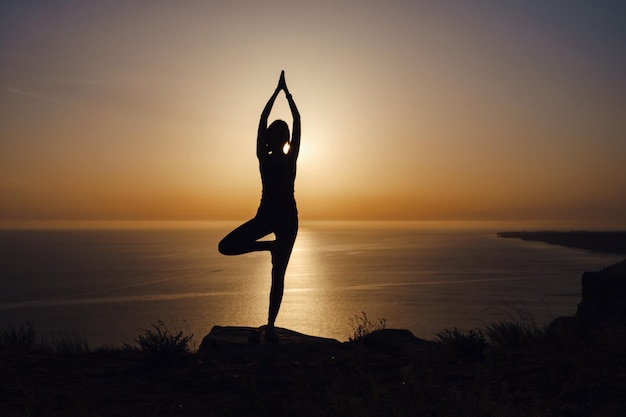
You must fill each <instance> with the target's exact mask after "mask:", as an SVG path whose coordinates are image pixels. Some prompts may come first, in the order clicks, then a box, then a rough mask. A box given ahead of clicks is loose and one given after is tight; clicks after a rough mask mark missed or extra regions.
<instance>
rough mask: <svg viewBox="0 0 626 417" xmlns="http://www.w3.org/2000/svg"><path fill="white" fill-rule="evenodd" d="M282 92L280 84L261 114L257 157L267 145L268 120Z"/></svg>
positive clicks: (257, 139)
mask: <svg viewBox="0 0 626 417" xmlns="http://www.w3.org/2000/svg"><path fill="white" fill-rule="evenodd" d="M283 73H284V71H283ZM283 73H281V79H282V77H283ZM280 90H281V85H280V82H279V83H278V86H276V90H274V93H273V94H272V96H271V97H270V99H269V100H268V101H267V104H266V105H265V108H264V109H263V112H262V113H261V120H259V130H258V132H257V136H256V156H257V157H260V156H261V154H262V153H263V150H264V148H265V145H266V143H265V132H266V131H267V119H268V117H269V116H270V113H271V111H272V107H273V106H274V101H276V96H278V93H279V92H280Z"/></svg>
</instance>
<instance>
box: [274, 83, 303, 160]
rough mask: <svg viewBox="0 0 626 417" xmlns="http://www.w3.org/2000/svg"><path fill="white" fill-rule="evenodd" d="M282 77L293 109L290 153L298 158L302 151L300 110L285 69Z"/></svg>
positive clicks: (283, 86) (288, 100) (284, 88)
mask: <svg viewBox="0 0 626 417" xmlns="http://www.w3.org/2000/svg"><path fill="white" fill-rule="evenodd" d="M280 79H281V82H282V88H283V90H285V95H286V96H287V102H288V103H289V108H290V109H291V116H292V117H293V131H292V132H291V141H290V142H289V154H290V155H291V156H292V157H293V158H297V157H298V153H299V152H300V112H299V111H298V107H296V102H295V101H293V97H292V96H291V93H289V89H288V88H287V83H286V82H285V72H284V71H283V72H282V73H281V77H280ZM279 86H281V83H279Z"/></svg>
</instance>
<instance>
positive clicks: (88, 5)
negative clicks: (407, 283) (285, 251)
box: [0, 0, 626, 228]
mask: <svg viewBox="0 0 626 417" xmlns="http://www.w3.org/2000/svg"><path fill="white" fill-rule="evenodd" d="M444 3H445V4H444ZM470 3H471V4H470ZM520 3H523V4H517V5H515V6H511V5H510V4H509V5H508V6H505V5H503V4H502V2H498V1H492V2H485V1H481V2H460V1H459V2H426V1H424V2H419V1H418V2H407V1H391V2H380V1H358V2H357V1H320V2H286V1H266V2H252V1H249V2H228V1H211V2H201V1H198V2H192V1H181V2H152V1H133V2H127V1H111V2H82V1H63V2H61V1H51V2H43V1H29V0H26V1H19V2H2V3H1V5H0V222H3V223H10V222H12V221H22V220H124V219H128V220H162V219H165V220H168V219H177V220H200V219H208V220H210V219H233V220H245V219H246V218H248V217H251V216H252V215H254V213H255V210H256V207H257V205H258V202H259V198H260V187H261V184H260V177H259V173H258V164H257V161H256V157H255V140H256V137H255V136H256V127H257V124H258V118H259V115H260V113H261V110H262V108H263V106H264V104H265V102H266V100H267V99H268V97H269V95H270V94H271V93H272V91H273V89H274V87H275V85H276V82H277V80H278V76H279V74H280V70H282V69H284V70H285V71H286V78H287V83H288V85H289V87H290V90H291V92H292V93H293V96H294V99H295V100H296V103H297V104H298V107H299V109H300V113H301V114H302V131H303V133H302V148H301V153H300V159H299V161H298V177H297V180H296V198H297V201H298V207H299V211H300V216H301V218H302V219H303V220H306V219H309V220H313V219H358V220H366V219H377V220H381V219H386V220H396V219H397V220H400V219H401V220H437V219H441V220H490V219H493V220H529V221H530V220H548V221H550V220H554V221H557V220H558V221H561V222H563V221H565V222H568V221H569V222H571V224H572V226H573V227H574V226H575V227H585V225H589V227H611V228H617V227H622V228H623V227H626V215H625V214H624V213H626V168H625V164H624V161H626V77H624V74H626V13H624V12H625V11H626V7H625V6H623V5H622V4H621V3H620V2H614V3H611V2H602V5H598V4H599V3H593V4H592V2H582V1H554V2H540V1H536V2H534V1H531V2H520ZM272 117H280V118H286V119H287V120H288V121H290V120H291V119H290V116H289V113H288V108H287V106H286V103H285V101H284V96H282V95H281V96H280V97H279V100H278V102H277V105H276V107H275V111H274V113H273V115H272Z"/></svg>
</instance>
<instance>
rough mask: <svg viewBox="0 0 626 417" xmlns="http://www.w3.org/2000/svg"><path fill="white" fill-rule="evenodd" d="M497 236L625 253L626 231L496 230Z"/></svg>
mask: <svg viewBox="0 0 626 417" xmlns="http://www.w3.org/2000/svg"><path fill="white" fill-rule="evenodd" d="M497 235H498V237H504V238H516V239H522V240H528V241H538V242H545V243H549V244H552V245H560V246H567V247H570V248H578V249H586V250H590V251H594V252H606V253H618V254H622V255H624V254H626V231H623V232H588V231H570V232H557V231H534V232H525V231H523V232H498V234H497Z"/></svg>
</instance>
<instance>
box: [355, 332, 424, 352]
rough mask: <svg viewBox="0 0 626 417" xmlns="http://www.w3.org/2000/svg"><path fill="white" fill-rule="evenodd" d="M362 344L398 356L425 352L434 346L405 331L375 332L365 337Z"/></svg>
mask: <svg viewBox="0 0 626 417" xmlns="http://www.w3.org/2000/svg"><path fill="white" fill-rule="evenodd" d="M362 343H363V344H364V345H365V346H369V347H373V348H378V349H381V350H386V351H389V352H391V353H398V354H400V353H409V352H416V351H420V350H425V349H426V348H427V347H428V346H430V345H431V344H433V342H429V341H427V340H423V339H419V338H417V337H415V336H414V335H413V333H411V332H410V331H409V330H405V329H381V330H375V331H373V332H372V333H369V334H366V335H365V336H363V339H362Z"/></svg>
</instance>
